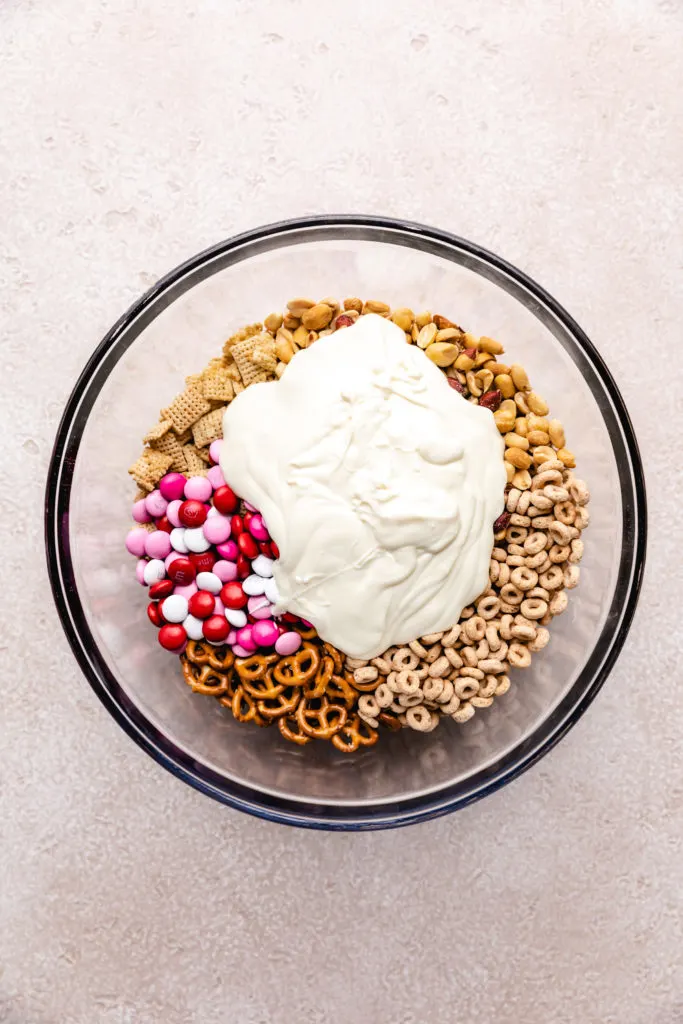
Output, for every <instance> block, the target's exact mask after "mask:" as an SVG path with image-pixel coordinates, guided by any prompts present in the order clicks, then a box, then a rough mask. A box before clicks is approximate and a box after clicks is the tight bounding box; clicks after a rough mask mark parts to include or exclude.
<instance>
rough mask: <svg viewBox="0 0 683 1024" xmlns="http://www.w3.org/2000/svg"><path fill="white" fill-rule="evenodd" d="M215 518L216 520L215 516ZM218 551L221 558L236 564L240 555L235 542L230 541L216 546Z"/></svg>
mask: <svg viewBox="0 0 683 1024" xmlns="http://www.w3.org/2000/svg"><path fill="white" fill-rule="evenodd" d="M213 518H215V516H214V517H213ZM207 522H208V520H207ZM216 551H217V552H218V554H219V555H220V556H221V558H227V559H228V561H229V562H235V561H236V560H237V556H238V554H239V551H238V549H237V545H236V544H235V542H234V540H228V541H226V542H225V544H216Z"/></svg>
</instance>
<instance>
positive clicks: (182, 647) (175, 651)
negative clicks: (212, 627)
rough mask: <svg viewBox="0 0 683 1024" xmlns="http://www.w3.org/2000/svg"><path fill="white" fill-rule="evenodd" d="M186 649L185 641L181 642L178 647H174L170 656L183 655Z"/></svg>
mask: <svg viewBox="0 0 683 1024" xmlns="http://www.w3.org/2000/svg"><path fill="white" fill-rule="evenodd" d="M186 647H187V640H183V642H182V644H181V645H180V647H174V648H173V650H172V651H171V652H170V653H171V654H178V655H180V654H184V653H185V648H186Z"/></svg>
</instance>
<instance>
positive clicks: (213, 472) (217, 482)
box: [206, 441, 225, 491]
mask: <svg viewBox="0 0 683 1024" xmlns="http://www.w3.org/2000/svg"><path fill="white" fill-rule="evenodd" d="M215 443H216V442H215V441H214V444H215ZM212 447H213V446H212ZM206 479H207V480H208V481H209V483H210V484H211V486H212V487H213V489H214V491H217V490H218V488H219V487H223V486H224V484H225V478H224V476H223V470H222V469H221V467H220V466H212V467H211V469H210V470H209V472H208V473H207V474H206Z"/></svg>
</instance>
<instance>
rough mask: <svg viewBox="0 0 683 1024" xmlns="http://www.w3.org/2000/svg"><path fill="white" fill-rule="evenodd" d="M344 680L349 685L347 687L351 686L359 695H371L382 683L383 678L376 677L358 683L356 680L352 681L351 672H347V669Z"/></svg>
mask: <svg viewBox="0 0 683 1024" xmlns="http://www.w3.org/2000/svg"><path fill="white" fill-rule="evenodd" d="M344 679H345V680H346V682H347V683H348V684H349V686H352V687H353V688H354V690H358V692H359V693H373V691H374V690H376V689H377V687H378V686H379V684H380V683H381V682H382V679H383V677H382V676H380V675H378V676H377V678H376V679H372V680H368V681H367V682H365V683H362V682H361V683H359V682H357V680H356V679H354V677H353V672H349V670H348V669H347V670H346V671H345V672H344Z"/></svg>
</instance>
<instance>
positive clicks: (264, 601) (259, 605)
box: [247, 594, 274, 619]
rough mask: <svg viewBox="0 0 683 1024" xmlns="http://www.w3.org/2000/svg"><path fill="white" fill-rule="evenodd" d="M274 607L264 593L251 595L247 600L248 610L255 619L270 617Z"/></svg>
mask: <svg viewBox="0 0 683 1024" xmlns="http://www.w3.org/2000/svg"><path fill="white" fill-rule="evenodd" d="M273 607H274V606H273V605H272V604H271V603H270V601H269V600H268V598H267V597H264V596H263V595H262V594H259V595H258V597H250V598H249V600H248V601H247V610H248V612H249V614H250V615H253V616H254V618H255V619H269V618H270V616H271V614H272V611H273Z"/></svg>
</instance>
